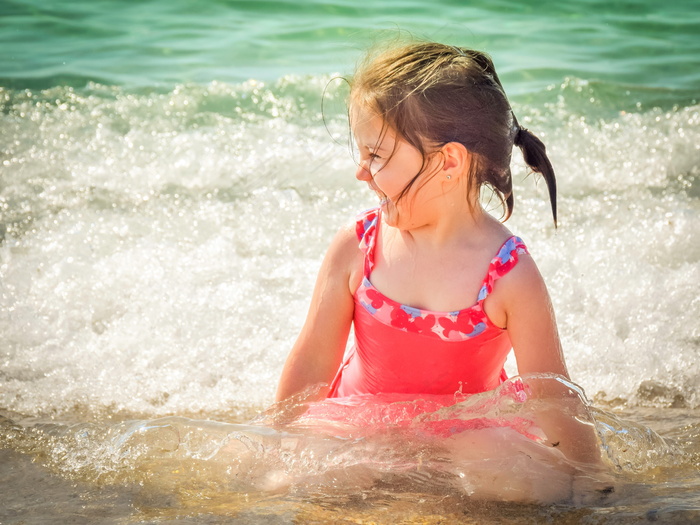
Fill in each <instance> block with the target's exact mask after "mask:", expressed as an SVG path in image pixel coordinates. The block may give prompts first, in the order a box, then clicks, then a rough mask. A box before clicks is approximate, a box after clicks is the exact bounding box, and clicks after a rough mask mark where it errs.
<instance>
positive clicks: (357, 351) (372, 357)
mask: <svg viewBox="0 0 700 525" xmlns="http://www.w3.org/2000/svg"><path fill="white" fill-rule="evenodd" d="M380 224H381V217H380V211H379V209H371V210H368V211H366V212H364V213H363V214H361V215H360V216H359V217H358V220H357V236H358V238H359V239H360V248H361V249H362V251H363V252H364V254H365V260H364V278H363V280H362V284H361V285H360V287H359V288H358V289H357V291H356V292H355V313H354V316H353V323H354V331H355V346H354V347H353V348H352V349H351V351H350V352H349V353H348V355H346V357H345V359H344V361H343V363H342V365H341V367H340V370H339V371H338V374H337V375H336V377H335V379H334V380H333V383H332V385H331V390H330V393H329V395H328V397H347V396H352V395H358V394H380V393H383V394H427V395H452V394H455V393H456V392H461V393H464V394H471V393H478V392H484V391H486V390H491V389H493V388H496V387H497V386H498V385H500V384H501V383H502V382H503V381H504V380H505V379H506V375H505V372H504V370H503V364H504V363H505V360H506V356H507V355H508V353H509V352H510V350H511V343H510V339H509V338H508V334H507V332H506V331H505V330H503V329H501V328H499V327H498V326H496V325H494V324H493V323H492V322H491V320H490V319H489V318H488V317H487V316H486V314H485V312H484V310H483V303H484V300H485V299H486V297H487V296H488V295H489V294H490V293H491V291H492V290H493V287H494V284H495V282H496V281H497V280H498V279H499V278H501V277H502V276H503V275H505V274H506V273H508V272H509V271H510V270H511V268H513V267H514V266H515V265H516V264H517V262H518V256H519V255H520V254H523V253H527V248H526V247H525V245H524V244H523V242H522V240H520V239H519V238H518V237H511V238H510V239H508V240H507V241H506V242H505V243H504V244H503V246H502V247H501V248H500V250H499V251H498V253H497V254H496V256H495V257H494V258H493V259H492V260H491V263H490V265H489V269H488V272H487V274H486V277H485V278H484V281H483V284H482V287H481V290H480V291H479V295H478V297H477V302H476V304H474V305H473V306H471V307H469V308H466V309H464V310H459V311H455V312H433V311H429V310H422V309H418V308H413V307H410V306H406V305H402V304H400V303H397V302H396V301H393V300H391V299H389V298H388V297H386V296H384V295H382V293H381V292H379V291H378V290H377V289H376V288H374V286H373V285H372V283H371V282H370V279H369V278H370V274H371V272H372V268H373V267H374V253H375V245H376V240H377V233H378V228H379V225H380Z"/></svg>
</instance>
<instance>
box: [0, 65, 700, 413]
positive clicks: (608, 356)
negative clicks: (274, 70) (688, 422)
mask: <svg viewBox="0 0 700 525" xmlns="http://www.w3.org/2000/svg"><path fill="white" fill-rule="evenodd" d="M326 81H327V79H322V78H314V79H308V80H304V79H285V80H283V81H281V82H280V83H278V84H277V85H275V86H266V85H263V84H260V83H254V82H252V83H248V84H245V85H242V86H228V85H224V84H212V85H210V86H206V87H200V86H184V87H181V88H178V89H175V90H173V91H172V92H168V93H144V94H137V93H128V92H125V91H123V90H120V89H118V88H105V87H102V86H91V87H89V88H88V89H87V90H85V91H75V90H72V89H68V88H55V89H52V90H49V91H46V92H42V93H27V92H14V93H10V92H7V91H5V92H2V93H0V95H2V96H3V97H4V102H3V103H4V106H5V108H6V111H5V112H4V113H3V114H2V116H0V134H1V136H2V139H3V144H4V146H3V157H2V193H0V211H1V212H2V221H1V222H2V226H1V227H0V232H2V233H4V240H3V242H2V244H1V245H0V333H1V334H2V346H1V347H0V360H1V362H2V372H0V406H1V407H4V408H6V409H9V410H14V411H17V412H20V413H24V414H28V415H31V414H39V413H52V412H70V411H72V410H75V409H76V407H77V408H79V409H81V410H85V409H87V410H96V411H101V410H123V411H125V412H137V413H142V414H148V415H152V416H157V415H161V414H170V413H179V414H183V413H193V412H199V411H202V412H209V413H214V412H217V413H219V412H222V411H227V410H235V409H238V408H240V407H242V406H248V405H254V406H262V405H265V404H267V403H269V402H270V401H271V399H272V396H273V393H274V389H275V386H276V381H277V377H278V375H279V372H280V369H281V366H282V363H283V361H284V359H285V357H286V354H287V352H288V350H289V348H290V347H291V345H292V343H293V341H294V338H295V337H296V335H297V332H298V330H299V328H300V326H301V324H302V322H303V318H304V315H305V310H306V307H307V304H308V301H309V298H310V294H311V289H312V287H313V282H314V277H315V273H316V271H317V269H318V266H319V264H320V261H321V257H322V255H323V252H324V250H325V248H326V246H327V243H328V241H329V240H330V238H331V237H332V235H333V233H334V231H335V230H336V229H337V228H338V227H339V226H340V225H341V224H343V223H344V222H345V221H347V220H348V219H349V218H351V217H352V215H353V214H354V213H355V212H357V211H359V210H361V209H363V208H364V207H368V206H371V205H373V204H374V202H375V199H374V197H373V196H372V195H370V194H369V192H368V191H367V190H366V188H364V186H363V185H361V184H357V182H356V181H355V180H354V177H353V173H354V166H353V163H352V159H351V158H350V155H349V154H348V150H347V147H346V146H344V145H343V137H344V134H345V133H346V128H345V127H344V124H343V122H342V119H341V118H340V117H338V115H339V114H340V113H339V112H338V113H330V114H328V115H326V117H327V124H328V127H329V128H330V130H331V133H332V134H333V135H334V136H335V139H336V140H337V141H338V142H337V143H336V142H334V141H333V140H332V139H331V137H330V136H329V133H328V131H327V130H326V127H325V126H324V123H323V121H322V120H321V119H320V117H319V115H318V112H317V111H316V110H314V109H310V108H313V107H319V106H318V105H315V104H316V103H317V102H318V100H315V99H313V96H312V95H309V93H311V92H318V91H317V88H318V87H319V86H322V85H324V83H325V82H326ZM236 108H238V109H236ZM698 111H699V109H698V107H697V106H692V107H686V108H680V109H677V110H672V111H661V110H650V111H645V112H640V113H633V114H620V115H616V116H610V117H608V118H606V119H602V120H597V121H595V122H588V121H587V120H586V119H585V118H581V117H579V116H576V115H575V114H574V113H568V114H567V109H566V104H564V105H563V106H560V107H557V108H555V109H554V110H550V111H549V112H548V113H546V114H538V113H535V112H534V111H532V110H528V108H527V107H525V108H521V115H522V116H521V121H522V122H524V123H525V124H526V125H528V126H529V127H531V128H532V129H533V130H535V131H540V132H541V133H540V135H541V136H542V138H543V140H544V141H545V143H546V144H547V146H548V149H549V151H550V152H551V155H552V159H553V162H554V163H555V166H556V167H557V170H558V176H559V180H560V205H559V209H560V214H559V217H560V221H559V224H560V226H559V229H558V230H557V231H556V232H555V230H554V228H553V227H552V226H551V220H550V218H549V212H548V203H547V201H546V193H545V191H544V186H543V184H539V185H537V186H536V185H535V184H534V183H533V181H532V180H531V179H529V178H528V179H526V180H522V179H523V174H524V172H525V170H524V168H523V167H522V165H521V164H518V160H517V159H516V169H515V173H516V209H515V214H514V217H513V219H512V222H511V223H509V224H510V226H511V228H512V229H513V230H514V231H515V232H517V233H518V234H519V235H521V236H522V237H523V238H524V239H525V241H526V243H527V244H528V246H529V247H530V249H531V251H532V253H533V255H534V256H535V258H536V260H537V261H538V263H539V265H540V267H541V269H542V272H543V274H544V275H545V278H546V280H547V281H548V284H549V286H550V291H551V295H552V297H553V301H554V304H555V308H556V311H557V315H558V320H559V325H560V332H561V335H562V339H563V342H564V347H565V351H566V357H567V360H568V363H569V367H570V372H571V374H572V377H573V378H574V379H575V380H576V381H577V382H578V383H580V384H581V385H582V386H583V387H584V388H585V389H586V391H587V392H588V394H589V395H595V394H599V393H600V396H601V397H600V398H603V397H605V398H607V399H613V398H616V397H620V398H624V399H626V400H628V402H631V403H634V402H644V403H646V402H653V403H666V404H668V403H674V402H675V403H681V404H683V403H685V404H689V405H693V406H697V405H698V404H700V401H699V400H698V392H700V384H698V377H700V374H698V369H697V367H698V364H697V353H698V347H699V346H700V333H699V330H700V326H698V323H697V319H698V317H699V314H700V300H699V299H698V283H699V282H700V279H699V277H700V275H699V274H700V265H699V260H700V248H699V247H698V245H697V241H696V238H697V237H696V236H697V231H698V212H699V209H698V208H699V205H698V197H699V196H700V190H698V182H697V179H698V165H699V163H698V158H699V155H700V153H699V150H698V146H697V145H698V144H700V118H699V117H698ZM467 299H468V298H467ZM467 299H465V301H467Z"/></svg>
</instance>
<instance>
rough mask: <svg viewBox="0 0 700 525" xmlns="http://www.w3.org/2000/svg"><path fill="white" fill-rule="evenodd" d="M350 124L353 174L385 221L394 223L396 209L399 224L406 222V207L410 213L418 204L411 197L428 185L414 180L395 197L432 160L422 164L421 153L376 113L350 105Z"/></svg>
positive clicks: (429, 166)
mask: <svg viewBox="0 0 700 525" xmlns="http://www.w3.org/2000/svg"><path fill="white" fill-rule="evenodd" d="M351 125H352V131H353V135H354V136H355V141H356V143H357V146H358V148H359V153H360V162H359V166H358V168H357V173H356V174H355V176H356V177H357V179H358V180H360V181H364V182H367V184H368V185H369V187H370V189H372V190H373V191H374V192H375V193H376V194H377V196H378V197H379V200H380V206H381V208H382V213H383V215H384V218H385V220H386V222H387V223H388V224H390V225H392V226H397V225H398V219H399V211H401V218H402V223H404V222H406V219H407V217H408V212H409V209H410V210H411V211H412V212H413V211H415V206H416V205H418V202H415V198H416V197H417V196H418V195H419V194H421V195H422V193H423V191H424V190H427V189H428V188H425V187H422V186H423V184H422V183H421V182H420V181H417V182H416V183H414V184H413V185H412V186H411V189H410V190H409V191H408V192H407V193H406V194H405V195H404V196H403V197H401V199H399V196H400V195H401V193H402V192H403V190H404V189H405V188H406V186H408V184H409V183H410V182H411V181H412V180H413V179H414V178H415V176H416V175H418V173H420V172H421V170H424V171H430V169H431V166H432V162H429V163H428V166H423V155H422V154H421V152H420V151H419V150H418V149H416V148H415V147H413V146H412V145H411V144H409V143H408V142H406V141H405V140H403V139H401V138H400V137H398V136H397V135H396V132H395V131H394V130H393V129H391V128H390V127H388V126H386V125H385V124H384V121H383V119H382V118H381V117H379V116H377V115H376V114H373V113H371V112H368V111H366V110H363V109H362V108H359V109H354V108H353V110H352V111H351ZM419 188H420V190H418V189H419ZM421 200H422V199H421Z"/></svg>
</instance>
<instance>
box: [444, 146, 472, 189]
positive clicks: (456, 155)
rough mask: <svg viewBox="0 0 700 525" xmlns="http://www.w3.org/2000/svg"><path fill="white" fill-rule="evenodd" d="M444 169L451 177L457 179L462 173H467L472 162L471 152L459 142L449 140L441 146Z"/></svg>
mask: <svg viewBox="0 0 700 525" xmlns="http://www.w3.org/2000/svg"><path fill="white" fill-rule="evenodd" d="M441 152H442V158H443V159H444V162H443V164H442V171H443V173H444V174H445V175H450V179H452V180H455V179H457V177H459V176H460V175H461V174H462V173H467V172H468V168H469V166H470V163H471V154H470V153H469V151H468V150H467V148H465V147H464V144H460V143H459V142H448V143H447V144H445V145H444V146H443V147H442V148H441Z"/></svg>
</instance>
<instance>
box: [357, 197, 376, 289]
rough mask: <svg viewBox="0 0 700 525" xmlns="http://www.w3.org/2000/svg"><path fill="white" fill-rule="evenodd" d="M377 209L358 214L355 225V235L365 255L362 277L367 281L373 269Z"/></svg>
mask: <svg viewBox="0 0 700 525" xmlns="http://www.w3.org/2000/svg"><path fill="white" fill-rule="evenodd" d="M378 223H379V208H372V209H369V210H366V211H364V212H362V213H360V214H359V215H358V216H357V221H356V223H355V233H356V234H357V239H358V240H359V241H360V250H362V253H364V254H365V264H364V276H365V277H366V278H367V279H369V276H370V274H371V273H372V269H373V268H374V249H375V247H376V245H377V231H378V229H377V225H378Z"/></svg>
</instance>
